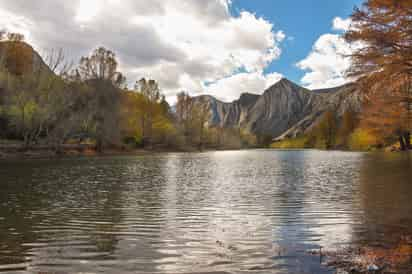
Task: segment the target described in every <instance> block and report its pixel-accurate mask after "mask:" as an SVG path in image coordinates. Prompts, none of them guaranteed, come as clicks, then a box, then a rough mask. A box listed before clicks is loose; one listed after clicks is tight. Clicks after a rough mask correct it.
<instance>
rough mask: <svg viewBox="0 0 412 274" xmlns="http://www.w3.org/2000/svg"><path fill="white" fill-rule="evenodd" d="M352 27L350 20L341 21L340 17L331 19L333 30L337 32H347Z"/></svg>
mask: <svg viewBox="0 0 412 274" xmlns="http://www.w3.org/2000/svg"><path fill="white" fill-rule="evenodd" d="M351 25H352V20H351V19H350V18H346V19H342V18H341V17H335V19H333V29H334V30H338V31H348V30H349V29H350V27H351Z"/></svg>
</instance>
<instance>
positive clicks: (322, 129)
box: [312, 110, 338, 149]
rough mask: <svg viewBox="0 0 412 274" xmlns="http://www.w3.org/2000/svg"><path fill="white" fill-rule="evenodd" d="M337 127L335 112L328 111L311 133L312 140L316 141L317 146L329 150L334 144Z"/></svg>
mask: <svg viewBox="0 0 412 274" xmlns="http://www.w3.org/2000/svg"><path fill="white" fill-rule="evenodd" d="M337 132H338V125H337V121H336V116H335V112H334V111H332V110H329V111H327V112H325V113H324V114H323V116H322V117H321V120H320V122H319V124H318V125H317V127H316V128H315V129H314V132H312V138H315V139H316V142H317V145H318V146H320V147H323V148H326V149H331V148H332V147H333V146H334V145H335V143H336V137H337Z"/></svg>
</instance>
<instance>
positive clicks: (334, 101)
mask: <svg viewBox="0 0 412 274" xmlns="http://www.w3.org/2000/svg"><path fill="white" fill-rule="evenodd" d="M195 100H196V101H197V103H200V104H207V106H208V108H209V109H210V111H211V119H210V121H209V124H210V125H212V126H219V127H224V128H233V127H236V128H238V127H240V128H242V129H244V130H247V131H249V132H251V133H254V134H259V135H270V136H272V137H275V138H286V137H295V136H297V135H299V134H301V133H304V132H306V131H308V130H310V129H311V128H312V127H313V126H314V125H316V123H317V122H318V121H319V118H320V117H321V116H322V115H323V113H325V112H326V111H328V110H332V111H334V112H335V113H337V115H338V117H340V116H342V115H343V114H344V113H345V112H346V111H347V110H349V109H350V110H353V111H355V112H359V111H360V106H361V96H360V93H359V92H358V90H357V88H356V86H355V85H354V84H349V85H344V86H341V87H337V88H332V89H327V90H313V91H311V90H308V89H305V88H303V87H300V86H298V85H297V84H295V83H292V82H291V81H289V80H287V79H282V80H281V81H279V82H278V83H276V84H275V85H273V86H272V87H270V88H269V89H267V90H266V91H265V92H264V93H263V94H262V95H254V94H249V93H246V94H242V95H241V96H240V98H239V99H238V100H236V101H234V102H232V103H224V102H222V101H219V100H217V99H216V98H214V97H212V96H208V95H204V96H199V97H195Z"/></svg>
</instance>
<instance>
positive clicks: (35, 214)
mask: <svg viewBox="0 0 412 274" xmlns="http://www.w3.org/2000/svg"><path fill="white" fill-rule="evenodd" d="M411 199H412V159H411V158H410V155H409V156H408V155H406V154H401V153H399V154H384V153H377V154H368V153H353V152H322V151H274V150H252V151H227V152H206V153H187V154H186V153H167V154H155V155H144V156H133V157H132V156H127V157H126V156H125V157H123V156H121V157H101V158H71V159H61V160H19V161H17V160H11V161H2V162H0V272H6V273H10V274H15V273H42V274H45V273H47V274H49V273H50V274H51V273H53V274H54V273H88V274H91V273H113V274H114V273H116V274H117V273H120V274H122V273H293V274H300V273H302V274H303V273H316V274H323V273H325V274H329V273H333V270H332V269H328V268H326V267H324V266H322V265H321V262H320V261H321V259H320V258H319V257H317V256H312V255H309V254H308V252H307V251H308V250H311V249H319V248H320V247H322V248H325V249H335V248H340V247H345V246H348V245H355V246H356V245H359V246H361V245H365V244H368V245H379V246H385V245H388V246H389V245H391V244H392V243H393V242H396V241H398V240H399V238H400V237H402V236H405V235H412V202H411Z"/></svg>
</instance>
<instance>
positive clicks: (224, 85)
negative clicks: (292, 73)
mask: <svg viewBox="0 0 412 274" xmlns="http://www.w3.org/2000/svg"><path fill="white" fill-rule="evenodd" d="M282 78H283V76H282V75H281V74H280V73H276V72H274V73H270V74H267V75H263V74H262V73H260V72H253V73H238V74H235V75H232V76H230V77H228V78H225V79H222V80H220V81H217V82H215V83H212V84H210V85H208V86H207V87H206V88H205V93H206V94H210V95H213V96H215V97H217V98H218V99H220V100H222V101H225V102H230V101H233V100H236V99H238V98H239V94H242V93H253V94H261V92H262V91H264V90H266V89H267V88H269V87H270V86H272V85H273V84H275V83H277V82H278V81H279V80H281V79H282ZM222 90H225V93H224V94H222V93H221V91H222Z"/></svg>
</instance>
